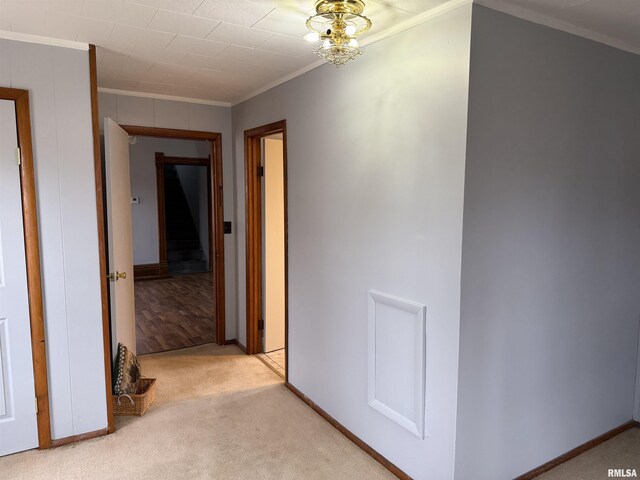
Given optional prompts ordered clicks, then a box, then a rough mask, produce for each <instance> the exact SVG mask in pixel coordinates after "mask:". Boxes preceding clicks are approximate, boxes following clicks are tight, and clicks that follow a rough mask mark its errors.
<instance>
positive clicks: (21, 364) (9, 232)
mask: <svg viewBox="0 0 640 480" xmlns="http://www.w3.org/2000/svg"><path fill="white" fill-rule="evenodd" d="M17 148H18V140H17V129H16V114H15V102H13V101H9V100H0V455H7V454H10V453H15V452H20V451H22V450H28V449H30V448H36V447H37V446H38V425H37V420H36V400H35V399H36V394H35V388H34V384H33V359H32V356H31V326H30V321H29V303H28V293H27V267H26V258H25V250H24V230H23V224H22V197H21V189H20V167H19V166H18V162H17Z"/></svg>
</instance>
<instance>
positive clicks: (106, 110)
mask: <svg viewBox="0 0 640 480" xmlns="http://www.w3.org/2000/svg"><path fill="white" fill-rule="evenodd" d="M99 102H100V116H101V117H110V118H111V119H113V120H114V121H115V122H116V123H118V124H120V125H138V126H143V127H159V128H177V129H183V130H202V131H206V132H219V133H221V134H222V171H223V198H224V219H225V220H227V221H232V220H233V219H234V212H235V205H234V202H235V190H234V189H235V182H234V177H235V170H234V168H235V167H234V162H233V157H232V142H231V108H228V107H214V106H211V105H202V104H198V103H186V102H177V101H172V100H158V99H154V98H146V97H135V96H128V95H114V94H110V93H103V92H101V93H100V96H99ZM101 122H102V120H101ZM237 231H238V229H237V228H236V226H235V225H234V228H233V232H234V233H232V234H230V235H225V236H224V264H225V317H226V318H225V328H226V331H225V334H226V337H227V340H229V339H233V338H235V337H236V327H237V313H236V303H237V302H236V288H235V287H236V240H235V235H236V232H237Z"/></svg>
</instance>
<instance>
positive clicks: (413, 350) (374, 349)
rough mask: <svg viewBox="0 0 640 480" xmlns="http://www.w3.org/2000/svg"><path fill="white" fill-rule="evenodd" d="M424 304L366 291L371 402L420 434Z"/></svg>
mask: <svg viewBox="0 0 640 480" xmlns="http://www.w3.org/2000/svg"><path fill="white" fill-rule="evenodd" d="M426 315H427V307H426V306H425V305H422V304H420V303H416V302H412V301H410V300H404V299H401V298H398V297H396V296H393V295H388V294H384V293H382V292H376V291H370V292H369V332H368V334H369V365H368V370H369V391H368V399H369V406H370V407H371V408H373V409H375V410H377V411H378V412H380V413H382V414H383V415H385V416H386V417H388V418H389V419H391V420H393V421H394V422H396V423H397V424H398V425H400V426H402V427H404V428H406V429H407V430H408V431H409V432H411V433H413V434H414V435H416V436H418V437H420V438H424V395H425V378H426V371H425V359H426V356H427V352H426V339H425V330H426V321H427V316H426Z"/></svg>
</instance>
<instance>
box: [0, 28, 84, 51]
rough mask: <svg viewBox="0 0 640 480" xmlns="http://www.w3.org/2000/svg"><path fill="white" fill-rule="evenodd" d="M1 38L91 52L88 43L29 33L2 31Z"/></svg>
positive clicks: (0, 32)
mask: <svg viewBox="0 0 640 480" xmlns="http://www.w3.org/2000/svg"><path fill="white" fill-rule="evenodd" d="M0 38H4V39H6V40H15V41H17V42H27V43H38V44H40V45H50V46H53V47H63V48H73V49H75V50H89V44H88V43H83V42H74V41H73V40H63V39H61V38H53V37H43V36H40V35H31V34H28V33H18V32H9V31H8V30H0Z"/></svg>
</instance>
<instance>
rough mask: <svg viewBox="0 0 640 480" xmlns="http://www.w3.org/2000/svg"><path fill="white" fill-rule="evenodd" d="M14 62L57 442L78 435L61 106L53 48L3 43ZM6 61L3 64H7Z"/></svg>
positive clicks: (54, 433)
mask: <svg viewBox="0 0 640 480" xmlns="http://www.w3.org/2000/svg"><path fill="white" fill-rule="evenodd" d="M0 43H4V44H5V45H6V46H7V52H8V53H9V54H10V60H11V67H10V70H11V77H12V83H11V87H13V88H26V89H28V90H29V101H30V106H31V126H32V134H33V149H34V163H35V179H36V187H37V198H36V201H37V206H38V228H39V234H40V256H41V262H42V284H43V301H44V317H45V331H46V341H47V369H48V375H49V378H48V380H49V403H50V407H51V432H52V436H53V438H64V437H68V436H71V435H74V429H73V406H72V400H71V398H72V396H71V369H70V364H69V342H68V331H69V327H68V318H67V303H66V292H65V277H64V258H63V239H62V220H61V217H62V211H61V205H60V187H59V175H60V172H59V158H58V155H57V148H58V140H57V128H58V126H57V125H56V118H55V112H56V103H55V91H54V84H53V73H52V72H53V59H52V52H51V51H52V48H53V47H48V46H44V45H37V44H33V43H22V42H11V41H7V40H0ZM3 63H4V62H3Z"/></svg>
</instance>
